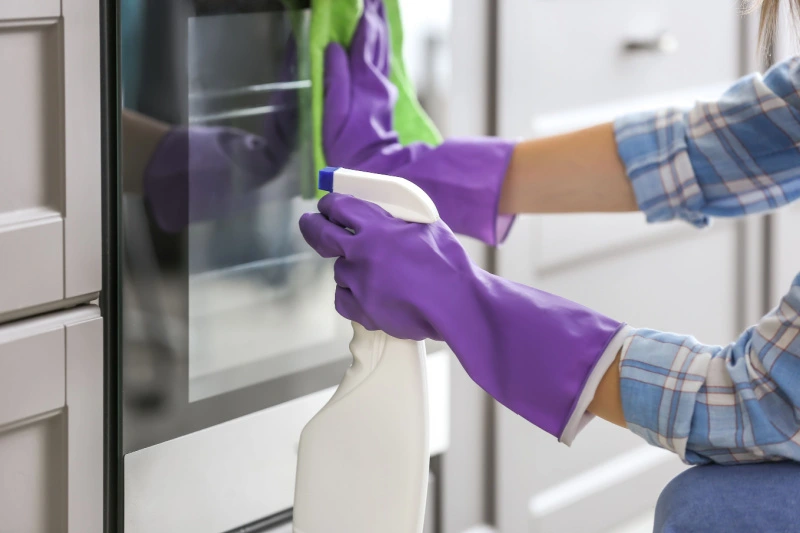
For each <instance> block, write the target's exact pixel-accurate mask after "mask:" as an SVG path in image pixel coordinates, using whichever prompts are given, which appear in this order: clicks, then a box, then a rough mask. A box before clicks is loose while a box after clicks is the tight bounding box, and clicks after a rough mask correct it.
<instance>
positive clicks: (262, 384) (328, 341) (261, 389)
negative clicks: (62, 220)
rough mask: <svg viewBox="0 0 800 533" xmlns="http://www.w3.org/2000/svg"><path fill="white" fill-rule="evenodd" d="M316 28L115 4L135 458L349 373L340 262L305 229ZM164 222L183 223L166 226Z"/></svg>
mask: <svg viewBox="0 0 800 533" xmlns="http://www.w3.org/2000/svg"><path fill="white" fill-rule="evenodd" d="M308 22H309V12H308V8H307V2H305V3H303V2H291V1H289V0H285V1H268V0H253V1H249V0H224V1H223V0H169V1H168V0H121V4H120V32H121V46H120V70H121V79H120V85H121V87H122V102H123V104H122V109H121V114H120V124H121V136H120V140H119V153H120V158H121V163H120V167H121V174H122V175H121V177H120V180H121V183H120V184H121V189H122V199H121V216H120V218H121V226H122V227H121V228H120V235H121V244H120V248H121V251H120V270H121V279H122V290H121V291H120V294H121V296H120V301H121V304H120V320H121V329H120V331H121V348H122V356H121V362H120V366H121V372H122V379H121V389H122V393H121V396H122V441H123V451H124V452H125V453H127V452H130V451H134V450H137V449H141V448H143V447H147V446H151V445H154V444H158V443H160V442H164V441H166V440H169V439H172V438H176V437H179V436H181V435H185V434H187V433H191V432H194V431H198V430H201V429H203V428H206V427H210V426H212V425H216V424H219V423H221V422H224V421H226V420H230V419H233V418H236V417H239V416H242V415H246V414H248V413H252V412H255V411H258V410H261V409H264V408H267V407H271V406H274V405H277V404H280V403H283V402H286V401H290V400H292V399H294V398H298V397H300V396H303V395H305V394H309V393H311V392H314V391H317V390H321V389H323V388H326V387H329V386H333V385H335V384H336V383H338V381H339V380H340V378H341V376H342V373H343V372H344V370H345V368H346V367H347V365H348V364H349V355H348V351H347V342H348V341H349V337H350V331H351V330H350V327H349V324H348V323H347V322H346V321H345V320H343V319H342V318H341V317H339V316H338V315H337V314H336V312H335V309H334V306H333V292H334V283H333V274H332V265H331V263H330V262H329V261H325V260H321V259H319V258H318V257H316V256H315V255H314V254H313V253H312V252H311V250H310V248H308V247H307V245H306V244H305V243H304V242H303V240H302V237H301V236H300V234H299V231H298V228H297V220H298V218H299V216H300V215H301V214H302V213H303V212H306V211H310V210H313V209H314V205H315V201H314V199H313V192H314V189H315V186H314V184H315V176H314V170H313V166H312V156H311V144H310V120H311V117H310V105H309V101H310V81H309V65H308V57H307V54H306V52H305V51H306V46H305V44H306V42H307V39H308ZM175 135H178V136H180V135H184V137H185V138H187V139H188V140H187V141H186V142H183V143H170V142H168V140H169V139H171V138H174V137H171V136H175ZM197 139H200V140H197ZM202 139H206V141H203V140H202ZM208 139H212V140H213V142H212V144H213V146H215V147H217V148H218V150H216V151H215V150H209V149H208V148H207V146H208V141H207V140H208ZM165 167H167V168H169V169H170V172H167V173H165V172H164V171H163V169H164V168H165ZM156 174H158V179H159V180H161V181H159V183H161V184H162V186H160V187H156V188H153V187H151V186H150V185H148V184H150V183H152V182H153V181H152V180H153V176H154V175H156ZM217 176H218V177H219V180H220V181H221V182H225V183H226V184H227V185H226V186H225V187H221V188H220V189H219V190H217V188H216V184H217V183H218V182H217V181H216V180H217ZM165 179H166V180H173V181H172V182H164V180H165ZM164 183H167V185H166V186H163V184H164ZM209 191H210V192H209ZM209 195H210V196H209ZM209 198H211V200H209ZM209 206H211V207H209ZM165 212H166V214H167V215H170V214H173V215H174V214H176V213H177V214H180V213H183V212H185V213H186V216H185V217H184V218H183V219H181V220H183V223H182V224H180V226H179V227H177V228H176V227H164V225H163V224H162V222H161V220H162V219H163V217H164V216H165V215H164V213H165ZM170 212H172V213H170ZM178 218H180V217H178Z"/></svg>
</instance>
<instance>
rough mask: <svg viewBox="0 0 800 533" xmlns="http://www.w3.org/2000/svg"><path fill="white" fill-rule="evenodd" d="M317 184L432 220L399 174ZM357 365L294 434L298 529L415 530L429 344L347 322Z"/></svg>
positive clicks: (338, 171)
mask: <svg viewBox="0 0 800 533" xmlns="http://www.w3.org/2000/svg"><path fill="white" fill-rule="evenodd" d="M319 188H320V189H323V190H327V191H335V192H339V193H344V194H351V195H353V196H356V197H358V198H361V199H363V200H368V201H371V202H374V203H376V204H378V205H380V206H381V207H382V208H384V209H385V210H386V211H388V212H389V213H390V214H391V215H392V216H395V217H397V218H401V219H403V220H406V221H409V222H418V223H423V224H431V223H433V222H436V221H437V220H438V219H439V213H438V211H437V210H436V206H435V205H434V203H433V201H431V199H430V198H429V197H428V195H427V194H425V192H423V191H422V189H420V188H419V187H417V186H416V185H414V184H413V183H411V182H409V181H406V180H404V179H402V178H395V177H392V176H384V175H380V174H371V173H368V172H359V171H355V170H347V169H343V168H326V169H323V170H322V171H320V175H319ZM350 352H351V353H352V354H353V364H352V366H351V367H350V368H349V369H348V370H347V373H346V374H345V376H344V379H342V382H341V384H340V385H339V388H338V389H337V390H336V392H335V393H334V395H333V397H332V398H331V400H330V401H329V402H328V403H327V404H326V405H325V407H323V408H322V410H321V411H320V412H319V413H318V414H317V415H316V416H315V417H314V418H313V419H312V420H311V421H310V422H309V423H308V425H306V427H305V429H304V430H303V433H302V435H301V436H300V446H299V449H298V458H297V460H298V462H297V478H296V486H295V496H294V522H293V526H294V533H421V531H422V527H423V521H424V515H425V500H426V496H427V489H428V463H429V460H430V451H429V441H428V388H427V375H426V366H425V344H424V343H423V342H416V341H410V340H400V339H396V338H393V337H390V336H389V335H387V334H386V333H384V332H382V331H367V330H366V329H365V328H364V327H363V326H361V325H359V324H357V323H355V322H354V323H353V340H352V342H351V343H350Z"/></svg>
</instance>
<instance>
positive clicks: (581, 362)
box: [300, 193, 622, 437]
mask: <svg viewBox="0 0 800 533" xmlns="http://www.w3.org/2000/svg"><path fill="white" fill-rule="evenodd" d="M319 210H320V213H321V214H307V215H304V216H303V217H302V218H301V219H300V229H301V231H302V233H303V237H304V238H305V239H306V241H307V242H308V243H309V244H310V245H311V246H312V247H313V248H314V249H315V250H316V251H317V252H318V253H319V254H320V255H322V256H323V257H339V259H337V261H336V264H335V268H334V276H335V280H336V284H337V287H336V309H337V310H338V311H339V313H340V314H342V315H343V316H344V317H346V318H349V319H350V320H354V321H356V322H358V323H360V324H362V325H363V326H364V327H366V328H367V329H370V330H376V329H380V330H383V331H385V332H386V333H388V334H389V335H392V336H394V337H398V338H404V339H414V340H422V339H425V338H431V339H437V340H443V341H445V342H447V343H448V344H449V345H450V347H451V349H452V350H453V352H454V353H455V354H456V356H457V357H458V359H459V361H460V362H461V364H462V365H463V366H464V368H465V370H466V371H467V373H468V374H469V375H470V376H471V377H472V379H473V380H474V381H475V382H476V383H478V385H480V386H481V387H482V388H483V389H484V390H486V392H488V393H489V394H490V395H491V396H493V397H494V398H495V399H497V400H498V401H499V402H500V403H502V404H503V405H505V406H506V407H508V408H509V409H511V410H512V411H514V412H515V413H517V414H519V415H521V416H522V417H524V418H525V419H527V420H528V421H530V422H532V423H533V424H535V425H537V426H539V427H540V428H542V429H544V430H545V431H547V432H548V433H551V434H552V435H555V436H557V437H561V435H562V433H563V432H564V429H565V426H566V424H567V421H568V420H569V419H570V417H571V414H572V413H573V411H575V410H576V408H577V406H578V399H579V398H580V397H581V393H582V391H583V389H584V386H585V383H586V380H587V379H588V377H589V375H590V373H591V371H592V370H593V368H594V367H595V365H596V364H597V362H598V360H599V359H600V358H601V355H602V354H603V353H604V351H605V349H606V347H607V345H608V344H609V342H610V341H611V339H612V338H613V337H614V336H615V334H616V333H617V331H619V330H620V328H621V327H622V324H620V323H619V322H617V321H615V320H611V319H610V318H607V317H605V316H602V315H600V314H598V313H596V312H594V311H592V310H590V309H587V308H585V307H583V306H581V305H578V304H576V303H573V302H570V301H568V300H565V299H563V298H560V297H558V296H554V295H552V294H548V293H546V292H542V291H539V290H536V289H534V288H531V287H526V286H524V285H519V284H517V283H512V282H510V281H507V280H504V279H502V278H499V277H497V276H494V275H491V274H489V273H488V272H485V271H483V270H481V269H480V268H478V267H476V266H475V265H474V264H473V263H472V262H471V261H470V259H469V257H468V256H467V254H466V252H465V251H464V249H463V248H462V247H461V245H460V243H459V242H458V241H457V240H456V238H455V236H454V235H453V233H452V232H451V231H450V229H449V228H448V227H447V225H445V224H444V223H442V222H437V223H435V224H430V225H424V224H413V223H409V222H404V221H401V220H398V219H396V218H393V217H392V216H390V215H389V214H388V213H386V211H384V210H383V209H381V208H380V207H378V206H376V205H375V204H371V203H368V202H364V201H362V200H358V199H356V198H353V197H351V196H346V195H341V194H335V193H332V194H329V195H327V196H325V197H324V198H322V200H320V202H319ZM346 228H348V229H346ZM349 230H352V232H351V231H349ZM584 409H585V406H584Z"/></svg>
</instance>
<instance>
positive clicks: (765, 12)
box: [745, 0, 800, 55]
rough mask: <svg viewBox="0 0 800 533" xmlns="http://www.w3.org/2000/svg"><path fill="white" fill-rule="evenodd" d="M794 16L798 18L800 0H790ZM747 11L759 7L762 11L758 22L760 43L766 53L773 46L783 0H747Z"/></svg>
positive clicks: (790, 8) (766, 53)
mask: <svg viewBox="0 0 800 533" xmlns="http://www.w3.org/2000/svg"><path fill="white" fill-rule="evenodd" d="M788 1H789V10H790V12H791V14H792V18H794V19H797V17H798V14H799V13H800V0H788ZM745 6H746V12H752V11H755V10H756V9H758V10H759V11H760V12H761V18H760V22H759V24H758V44H759V46H760V47H761V50H762V52H764V54H765V55H768V54H769V50H770V49H771V48H772V41H773V38H774V37H775V31H776V30H777V27H778V16H779V14H780V12H781V0H745Z"/></svg>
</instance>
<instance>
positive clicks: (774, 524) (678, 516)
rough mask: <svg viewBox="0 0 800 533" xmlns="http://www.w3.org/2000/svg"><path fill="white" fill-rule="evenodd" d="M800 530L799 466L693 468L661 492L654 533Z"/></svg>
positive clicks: (758, 465)
mask: <svg viewBox="0 0 800 533" xmlns="http://www.w3.org/2000/svg"><path fill="white" fill-rule="evenodd" d="M717 531H719V532H725V533H751V532H758V533H778V532H780V533H784V532H786V533H789V532H798V531H800V464H798V463H765V464H754V465H740V466H719V465H709V466H696V467H694V468H690V469H689V470H687V471H685V472H683V473H681V474H680V475H679V476H677V477H676V478H675V479H673V480H672V481H670V483H669V484H668V485H667V486H666V488H664V491H663V492H662V493H661V496H659V498H658V504H657V505H656V520H655V526H654V528H653V533H685V532H703V533H713V532H717Z"/></svg>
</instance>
